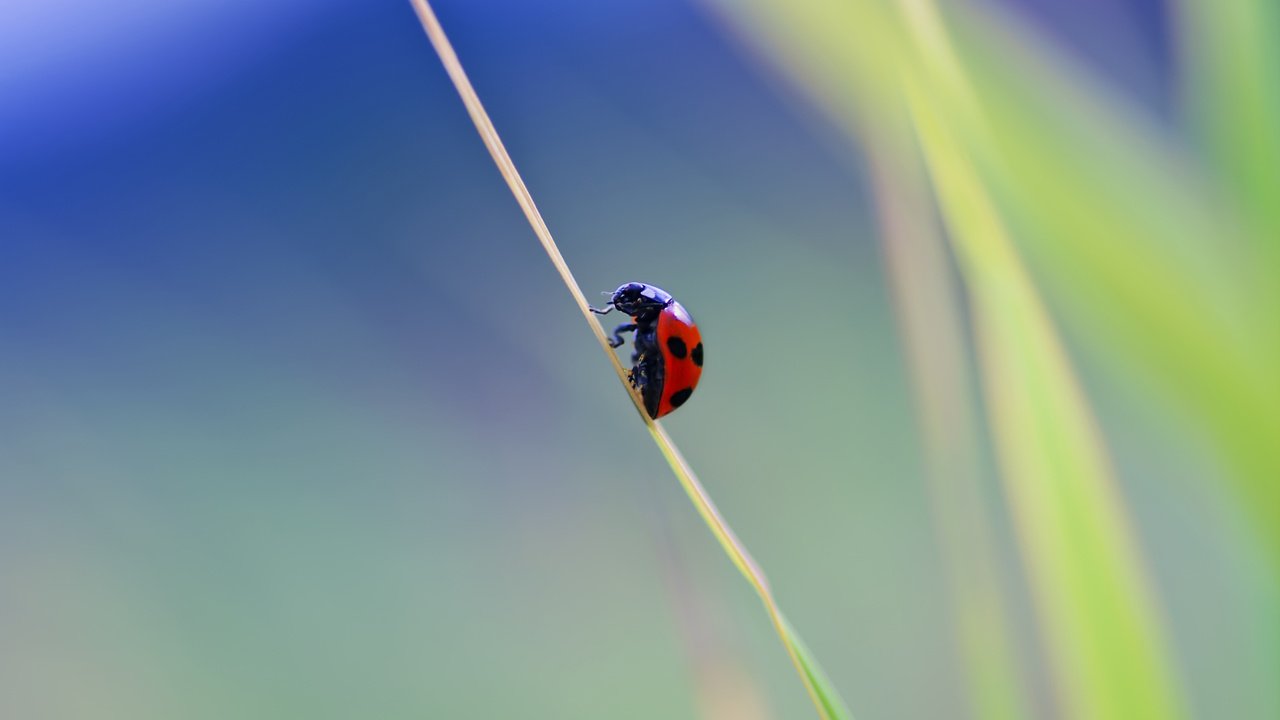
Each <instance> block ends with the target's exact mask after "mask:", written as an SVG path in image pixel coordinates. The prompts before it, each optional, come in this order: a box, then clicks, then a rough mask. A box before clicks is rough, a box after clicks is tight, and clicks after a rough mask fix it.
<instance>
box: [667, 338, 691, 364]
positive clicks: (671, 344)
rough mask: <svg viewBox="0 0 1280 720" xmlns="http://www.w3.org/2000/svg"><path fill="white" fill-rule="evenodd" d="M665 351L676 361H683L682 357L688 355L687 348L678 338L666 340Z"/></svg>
mask: <svg viewBox="0 0 1280 720" xmlns="http://www.w3.org/2000/svg"><path fill="white" fill-rule="evenodd" d="M667 349H668V350H670V351H671V354H672V355H674V356H675V357H676V359H677V360H683V359H684V356H685V355H688V354H689V346H688V345H685V344H684V341H683V340H681V339H680V338H678V337H669V338H667Z"/></svg>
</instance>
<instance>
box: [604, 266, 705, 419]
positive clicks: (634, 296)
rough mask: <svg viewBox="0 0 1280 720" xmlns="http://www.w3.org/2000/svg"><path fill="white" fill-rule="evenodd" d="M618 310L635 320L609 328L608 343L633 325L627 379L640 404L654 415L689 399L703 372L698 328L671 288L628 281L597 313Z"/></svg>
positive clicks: (619, 341)
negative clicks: (641, 399)
mask: <svg viewBox="0 0 1280 720" xmlns="http://www.w3.org/2000/svg"><path fill="white" fill-rule="evenodd" d="M615 308H616V309H618V310H621V311H622V312H624V313H626V314H627V315H630V316H631V319H632V320H633V321H634V322H629V323H623V324H622V325H619V326H618V327H617V328H615V329H614V331H613V339H612V340H610V341H609V347H615V348H616V347H618V346H619V345H621V344H622V343H623V340H622V333H625V332H631V331H635V334H636V337H635V352H633V353H632V354H631V363H632V367H631V374H630V376H629V377H630V379H631V385H632V387H634V388H636V389H637V390H639V391H640V396H641V397H642V398H644V409H645V410H646V411H648V413H649V417H651V418H654V419H657V418H660V417H662V416H663V415H666V414H667V413H669V412H671V411H672V410H675V409H676V408H678V407H680V406H681V405H683V404H685V402H686V401H687V400H688V399H689V396H690V395H692V394H693V389H694V388H696V387H697V386H698V379H699V378H701V377H702V333H700V332H698V326H697V325H695V324H694V323H693V318H692V317H690V316H689V311H687V310H685V309H684V306H683V305H681V304H680V303H678V302H676V299H675V298H673V297H671V294H670V293H668V292H666V291H665V290H662V289H660V288H656V287H654V286H652V285H646V284H644V283H638V282H632V283H627V284H626V285H623V286H622V287H620V288H618V289H617V290H615V291H614V292H613V297H612V298H611V299H610V300H609V304H608V305H607V306H605V307H604V308H601V309H597V308H591V311H592V312H594V313H597V314H600V315H604V314H606V313H609V312H612V311H613V310H614V309H615Z"/></svg>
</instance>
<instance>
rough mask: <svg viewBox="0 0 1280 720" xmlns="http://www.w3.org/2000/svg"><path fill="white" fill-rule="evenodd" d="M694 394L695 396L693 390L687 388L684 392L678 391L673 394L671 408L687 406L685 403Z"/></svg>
mask: <svg viewBox="0 0 1280 720" xmlns="http://www.w3.org/2000/svg"><path fill="white" fill-rule="evenodd" d="M692 394H693V388H685V389H683V390H677V391H676V392H674V393H672V394H671V407H673V408H678V407H680V406H681V405H683V404H685V401H687V400H688V399H689V396H690V395H692Z"/></svg>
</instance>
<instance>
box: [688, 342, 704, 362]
mask: <svg viewBox="0 0 1280 720" xmlns="http://www.w3.org/2000/svg"><path fill="white" fill-rule="evenodd" d="M690 357H692V358H693V364H694V365H697V366H698V367H702V343H698V344H697V345H695V346H694V348H693V353H692V354H691V355H690Z"/></svg>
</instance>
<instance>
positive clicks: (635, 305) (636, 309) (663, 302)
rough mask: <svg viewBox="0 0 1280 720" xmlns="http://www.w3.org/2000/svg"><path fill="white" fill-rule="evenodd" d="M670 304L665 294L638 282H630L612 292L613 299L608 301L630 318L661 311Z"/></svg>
mask: <svg viewBox="0 0 1280 720" xmlns="http://www.w3.org/2000/svg"><path fill="white" fill-rule="evenodd" d="M670 303H671V296H670V295H668V294H667V293H666V292H664V291H662V290H660V289H658V288H656V287H654V286H652V285H645V284H644V283H638V282H630V283H627V284H626V285H623V286H622V287H620V288H618V289H617V290H614V291H613V299H612V300H610V301H609V304H610V305H613V306H614V307H616V308H618V309H619V310H621V311H622V312H624V313H626V314H628V315H631V316H637V315H642V314H644V313H645V312H646V311H652V310H661V309H662V308H664V307H666V306H667V305H668V304H670Z"/></svg>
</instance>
